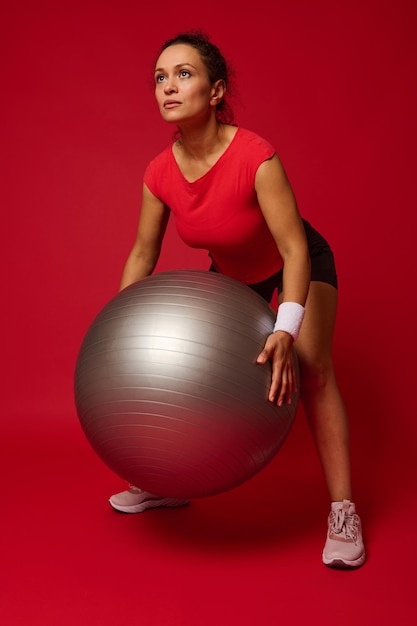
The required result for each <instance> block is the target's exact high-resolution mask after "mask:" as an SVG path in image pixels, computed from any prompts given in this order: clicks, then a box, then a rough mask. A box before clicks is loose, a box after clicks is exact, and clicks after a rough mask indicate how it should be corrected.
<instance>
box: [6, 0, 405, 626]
mask: <svg viewBox="0 0 417 626" xmlns="http://www.w3.org/2000/svg"><path fill="white" fill-rule="evenodd" d="M255 6H256V9H255V8H254V7H255ZM416 14H417V5H416V3H415V2H414V0H398V1H397V2H393V1H387V0H362V1H359V0H351V2H350V3H341V4H340V3H335V2H333V1H331V0H316V1H308V0H293V1H292V2H289V1H288V0H286V1H285V2H284V1H283V0H275V2H274V3H269V2H267V1H266V0H259V1H258V2H257V3H256V5H250V6H248V7H247V8H243V6H242V3H241V2H237V1H236V0H230V1H229V2H228V3H224V2H220V1H219V0H213V2H212V3H209V4H204V5H200V4H199V3H197V2H192V3H191V2H188V1H187V0H184V1H183V2H181V3H172V2H167V0H160V2H158V3H149V5H147V6H143V4H142V3H140V2H138V1H136V2H133V0H120V1H118V2H109V1H106V0H103V1H101V2H97V3H94V2H92V1H88V0H87V1H86V2H76V1H75V2H68V3H66V2H61V3H56V4H55V3H54V4H52V3H50V4H49V3H47V2H46V1H45V0H41V1H40V2H38V3H30V2H23V1H17V2H14V3H10V4H9V5H8V6H5V7H3V8H2V14H1V19H0V29H1V32H0V44H1V48H2V50H1V59H2V62H1V65H2V79H1V86H2V97H1V100H0V107H1V109H0V113H1V124H2V130H1V137H2V146H3V148H2V151H1V161H2V162H1V183H2V191H1V204H2V228H1V232H2V255H3V262H2V266H3V281H2V282H3V284H2V287H3V295H2V302H3V306H2V307H1V314H2V388H3V393H2V406H1V413H2V417H1V433H0V434H1V439H0V446H1V447H0V453H1V456H0V476H1V478H2V498H1V499H2V504H1V507H2V514H1V517H0V527H1V539H0V540H1V543H2V545H1V553H0V560H1V567H0V577H1V578H2V580H1V581H0V582H1V584H0V600H1V603H0V619H1V620H2V623H4V624H7V625H11V626H14V625H15V624H25V625H26V624H43V625H44V626H45V625H49V624H51V625H52V624H53V625H55V624H60V625H61V624H62V625H66V624H71V625H72V624H81V623H82V624H84V623H85V624H93V623H94V624H95V623H97V624H103V625H104V624H113V623H116V624H124V623H128V622H129V623H146V624H155V625H157V626H160V625H161V626H162V625H168V624H181V625H183V626H188V625H190V626H191V625H192V626H194V625H197V624H198V625H202V626H205V625H206V624H207V625H208V624H210V625H211V624H219V625H221V626H223V625H228V624H232V623H233V624H235V623H236V624H242V625H246V624H260V623H262V624H264V623H272V622H274V623H275V622H277V623H278V621H280V622H282V623H285V624H302V623H304V622H305V619H313V618H315V619H317V620H320V621H321V623H323V624H330V623H333V621H334V620H335V619H336V620H341V619H344V620H349V621H350V620H352V621H354V622H355V623H357V624H377V623H378V624H391V623H392V622H393V621H394V620H395V623H401V624H411V623H415V619H416V603H415V592H414V584H413V581H415V571H414V570H415V560H416V557H417V554H416V531H415V522H414V519H415V513H416V504H415V475H416V467H415V441H416V435H417V429H416V419H415V415H416V412H415V406H414V404H413V391H414V389H413V386H414V384H415V370H416V363H415V352H414V350H415V347H416V341H415V319H416V305H415V304H414V297H413V296H414V293H413V292H414V285H413V279H414V272H413V269H414V268H415V266H416V265H415V241H414V240H415V226H416V218H415V210H416V178H415V171H416V156H415V154H416V140H417V133H416V125H417V124H416V110H417V89H416V76H417V63H416V61H417V57H416V36H415V33H416V27H417V20H416V17H417V15H416ZM194 27H201V28H203V29H204V30H206V31H207V32H208V34H209V35H210V36H211V37H212V39H213V41H214V42H215V43H217V44H218V45H219V46H220V48H221V49H222V50H223V51H224V53H225V55H226V57H227V58H228V59H229V61H230V62H231V63H232V65H233V66H234V68H235V81H236V90H235V98H234V100H233V105H234V109H235V111H236V117H237V121H238V122H239V123H240V124H241V125H242V126H245V127H247V128H249V129H251V130H253V131H255V132H258V133H259V134H261V135H263V136H264V137H265V138H267V139H268V140H269V141H270V142H271V143H273V144H274V145H275V146H276V147H277V151H278V153H279V154H280V156H281V158H282V160H283V162H284V165H285V167H286V169H287V172H288V175H289V177H290V179H291V181H292V184H293V188H294V191H295V193H296V196H297V199H298V203H299V206H300V209H301V211H302V213H303V215H304V216H305V217H307V218H308V219H310V220H311V221H312V222H313V225H315V226H316V227H317V228H318V229H319V230H321V231H322V232H323V234H324V235H325V236H326V237H327V238H328V239H329V240H330V242H331V244H332V246H333V248H334V251H335V253H336V258H337V264H338V273H339V281H340V307H339V317H338V325H337V329H336V337H335V362H336V367H337V372H338V379H339V383H340V387H341V389H342V392H343V395H344V398H345V401H346V404H347V407H348V410H349V413H350V416H351V430H352V452H353V465H354V485H355V499H356V501H357V504H358V507H359V511H360V513H361V515H362V518H363V522H364V525H365V531H366V541H367V547H368V554H369V559H368V563H367V564H366V565H365V567H363V568H362V569H361V570H358V571H356V572H340V571H333V570H329V569H326V568H324V566H322V565H321V562H320V553H321V549H322V544H323V541H324V533H325V518H326V516H327V507H328V503H327V494H326V490H325V486H324V482H323V480H322V477H321V473H320V468H319V466H318V462H317V459H316V456H315V452H314V449H313V446H312V444H311V441H310V438H309V435H308V432H307V428H306V426H305V424H304V419H303V415H302V411H300V413H299V418H298V419H297V422H296V424H295V426H294V429H293V432H292V433H291V435H290V437H289V439H288V441H287V442H286V444H285V446H284V447H283V449H282V450H281V451H280V453H279V455H277V457H276V458H275V459H274V461H273V462H272V463H271V464H270V465H269V466H268V467H267V468H266V469H265V470H264V471H263V472H261V474H259V475H258V476H257V477H255V478H254V479H253V480H252V481H249V482H248V483H246V484H245V485H243V486H241V487H239V488H238V489H235V490H232V491H231V492H229V493H227V494H222V495H221V496H216V497H214V498H207V499H204V500H198V501H196V502H194V503H193V504H192V506H191V507H188V508H186V509H182V510H178V511H174V510H164V511H162V510H161V511H154V512H152V513H149V514H146V515H144V516H120V515H116V514H115V513H114V512H113V511H111V510H110V508H109V507H108V505H107V504H106V500H107V497H108V496H109V495H110V494H111V493H112V492H113V491H114V490H119V489H120V488H122V487H123V483H122V482H121V481H120V479H119V478H118V477H117V476H114V475H113V474H112V473H111V472H110V471H109V470H108V469H107V468H106V467H105V466H104V465H103V464H102V462H101V461H100V460H99V459H98V458H97V457H96V456H95V455H94V453H93V451H92V450H91V448H90V447H89V445H88V442H86V441H85V438H84V436H83V434H82V432H81V429H80V426H79V423H78V420H77V417H76V414H75V410H74V404H73V395H72V379H73V371H74V363H75V359H76V356H77V353H78V349H79V346H80V342H81V340H82V337H83V336H84V333H85V331H86V329H87V327H88V325H89V324H90V322H91V320H92V318H93V317H94V316H95V314H96V313H97V312H98V311H99V310H100V309H101V307H102V306H103V305H104V304H105V303H106V302H107V300H108V299H109V298H110V297H111V296H113V294H114V293H115V292H116V291H117V289H118V284H119V280H120V275H121V271H122V268H123V264H124V261H125V258H126V256H127V254H128V251H129V249H130V246H131V245H132V243H133V239H134V235H135V230H136V225H137V220H138V209H139V206H140V189H141V176H142V173H143V170H144V167H145V165H146V163H147V162H148V160H149V159H150V158H151V157H153V156H154V155H155V154H156V153H157V152H158V151H159V150H160V149H162V148H163V147H165V145H166V144H167V142H168V141H169V140H170V138H171V134H172V131H173V128H172V127H169V126H166V125H164V123H163V122H162V121H161V120H160V119H159V114H158V112H157V110H156V106H155V105H154V102H153V94H152V87H151V86H150V82H149V81H150V78H151V76H152V68H153V62H154V56H155V54H156V51H157V49H158V47H159V45H160V44H161V43H162V42H163V41H164V40H165V39H166V38H168V37H170V36H172V35H173V34H176V33H177V32H179V31H180V30H184V29H188V28H194ZM178 267H183V268H185V267H198V268H206V267H207V259H206V254H205V253H202V252H195V251H190V250H187V249H186V248H185V247H184V246H183V245H182V244H181V243H180V242H179V241H178V239H177V236H176V234H175V232H174V229H173V227H172V225H170V227H169V231H168V234H167V238H166V241H165V245H164V249H163V253H162V256H161V259H160V263H159V266H158V269H159V270H163V269H172V268H178Z"/></svg>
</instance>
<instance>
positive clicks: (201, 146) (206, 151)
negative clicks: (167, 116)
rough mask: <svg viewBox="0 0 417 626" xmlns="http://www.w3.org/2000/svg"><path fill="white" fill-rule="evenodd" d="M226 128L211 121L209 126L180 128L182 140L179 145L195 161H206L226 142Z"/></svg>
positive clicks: (215, 121) (214, 120)
mask: <svg viewBox="0 0 417 626" xmlns="http://www.w3.org/2000/svg"><path fill="white" fill-rule="evenodd" d="M226 128H227V127H226V126H224V125H223V124H219V123H218V122H217V120H216V119H211V120H210V121H209V122H208V123H207V124H204V125H199V126H192V125H191V124H190V125H184V126H180V127H179V131H180V135H181V136H180V139H179V140H178V145H179V146H180V147H181V150H182V151H184V152H186V153H187V155H188V156H189V157H191V158H192V159H194V160H200V159H204V158H205V157H207V156H209V155H210V154H213V153H215V152H217V151H218V150H219V147H220V146H222V144H223V143H224V141H225V140H226V132H225V130H226Z"/></svg>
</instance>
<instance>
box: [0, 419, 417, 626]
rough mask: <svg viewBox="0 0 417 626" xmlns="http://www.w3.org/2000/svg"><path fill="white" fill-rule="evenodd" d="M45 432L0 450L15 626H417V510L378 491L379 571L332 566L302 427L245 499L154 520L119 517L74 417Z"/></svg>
mask: <svg viewBox="0 0 417 626" xmlns="http://www.w3.org/2000/svg"><path fill="white" fill-rule="evenodd" d="M40 423H41V421H38V422H37V434H36V435H33V434H32V433H31V432H28V431H26V435H24V436H17V435H16V434H15V435H14V434H13V432H12V430H13V428H16V427H17V424H15V425H14V427H11V428H9V430H8V433H6V435H5V436H4V437H2V440H1V457H0V470H1V476H2V477H3V478H4V479H5V480H4V482H3V487H2V503H3V506H2V515H1V529H2V532H1V537H2V547H1V556H0V558H1V570H0V571H1V578H2V581H1V586H0V597H1V604H0V616H1V617H0V623H1V624H3V625H4V626H17V625H25V626H27V625H30V626H35V625H36V626H37V625H38V624H39V625H42V626H67V625H68V626H70V625H71V626H72V625H81V624H82V625H84V624H100V625H101V626H106V625H107V624H109V625H110V624H111V625H113V624H152V625H155V626H168V625H181V626H206V625H207V626H208V625H210V626H212V625H219V626H226V625H227V626H228V625H229V624H233V625H234V624H239V625H242V626H244V625H246V624H248V625H249V624H250V625H253V624H273V623H277V624H278V623H282V624H291V625H292V624H295V625H298V624H300V625H301V624H303V625H304V624H306V623H309V622H310V620H317V622H318V621H320V623H321V624H335V623H354V624H356V625H373V624H375V625H376V624H378V625H385V624H387V625H388V624H401V625H402V624H407V625H408V624H410V625H411V624H415V623H416V618H417V611H416V595H415V580H416V577H415V563H416V556H417V555H416V543H415V541H414V540H413V541H412V540H411V537H412V536H414V537H415V531H414V522H413V516H414V514H415V508H416V505H415V498H414V497H413V498H410V496H411V495H412V494H411V493H409V494H407V493H406V492H404V493H402V494H401V493H398V494H397V496H395V497H394V496H393V494H394V493H395V490H394V489H391V487H390V486H388V492H387V493H385V495H384V493H383V489H382V485H381V484H380V483H374V484H372V485H371V484H367V480H368V479H367V478H366V479H365V481H362V489H363V488H364V486H366V489H367V490H368V489H369V488H370V487H372V497H369V494H368V496H367V495H366V494H365V492H364V491H362V492H359V493H358V496H359V500H360V511H361V514H362V519H363V523H364V526H365V529H366V543H367V549H368V561H367V563H366V564H365V566H364V567H363V568H361V569H359V570H356V571H340V570H331V569H328V568H326V567H325V566H323V565H322V564H321V560H320V553H321V549H322V543H323V539H324V530H325V527H324V523H325V517H326V515H327V501H326V494H325V492H324V488H323V484H322V480H321V475H320V470H319V468H318V466H317V462H316V460H315V457H314V454H313V451H312V450H311V449H310V442H309V440H308V439H307V435H306V432H305V427H304V422H303V418H302V416H301V417H300V419H298V421H297V422H296V424H295V426H294V428H293V431H292V433H291V434H290V437H289V439H288V440H287V442H286V443H285V445H284V447H283V448H282V449H281V451H280V452H279V453H278V455H277V457H276V458H275V459H274V460H273V462H272V463H271V464H270V465H269V466H268V467H267V468H265V469H264V470H263V471H262V472H261V473H260V474H259V475H258V476H257V477H255V478H254V479H252V480H251V481H249V482H248V483H246V484H245V485H243V486H241V487H239V488H237V489H235V490H232V491H230V492H228V493H226V494H222V495H220V496H216V497H212V498H207V499H203V500H197V501H193V502H192V504H191V505H190V506H189V507H186V508H184V509H177V510H168V509H165V510H155V511H149V512H147V513H145V514H143V515H123V514H118V513H116V512H114V511H112V510H111V508H110V507H109V506H108V505H107V498H108V496H109V494H110V493H111V492H112V491H114V490H118V489H119V488H121V487H122V486H123V483H122V482H121V481H120V480H119V479H118V477H116V476H114V475H113V474H112V473H111V472H110V471H109V470H108V469H107V468H106V467H105V466H104V465H103V463H102V462H101V461H100V460H99V459H98V458H97V457H96V455H95V453H94V452H93V451H92V449H91V448H90V446H89V444H88V442H87V441H86V440H85V438H84V435H83V434H82V432H81V430H80V428H79V426H78V422H77V419H76V418H74V415H71V414H70V412H69V414H68V415H65V416H62V422H61V423H60V424H55V425H53V424H47V423H45V424H44V428H43V429H42V428H39V426H40ZM42 430H43V431H44V433H43V434H42ZM46 431H48V433H49V434H48V435H46ZM16 432H17V431H16ZM34 432H35V431H34ZM405 490H406V488H405ZM391 491H392V493H391ZM410 533H413V534H412V535H411V537H410ZM404 542H408V545H407V546H406V548H405V547H404Z"/></svg>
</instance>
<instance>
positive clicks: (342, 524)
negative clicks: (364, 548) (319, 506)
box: [330, 509, 359, 543]
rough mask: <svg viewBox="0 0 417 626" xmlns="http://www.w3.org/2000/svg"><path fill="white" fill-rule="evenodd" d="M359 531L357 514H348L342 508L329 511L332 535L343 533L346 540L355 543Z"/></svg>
mask: <svg viewBox="0 0 417 626" xmlns="http://www.w3.org/2000/svg"><path fill="white" fill-rule="evenodd" d="M358 531H359V516H358V515H356V513H354V514H353V515H348V514H347V513H346V511H344V510H343V509H339V510H338V511H332V512H331V513H330V532H331V534H334V535H343V538H344V539H346V540H349V539H351V540H352V541H353V542H354V543H356V541H357V539H358Z"/></svg>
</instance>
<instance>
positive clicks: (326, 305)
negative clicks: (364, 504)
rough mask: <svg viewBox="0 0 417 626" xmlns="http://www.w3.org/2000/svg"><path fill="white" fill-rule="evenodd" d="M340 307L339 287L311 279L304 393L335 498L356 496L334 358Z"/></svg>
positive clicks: (300, 345)
mask: <svg viewBox="0 0 417 626" xmlns="http://www.w3.org/2000/svg"><path fill="white" fill-rule="evenodd" d="M336 309H337V290H336V289H335V288H334V287H332V286H331V285H328V284H327V283H322V282H318V281H314V282H312V283H311V284H310V291H309V295H308V298H307V302H306V312H305V317H304V321H303V324H302V328H301V332H300V335H299V338H298V340H297V342H296V344H295V347H296V351H297V355H298V358H299V364H300V398H301V401H302V403H303V406H304V410H305V414H306V417H307V421H308V424H309V427H310V430H311V433H312V436H313V439H314V442H315V444H316V447H317V451H318V454H319V458H320V461H321V465H322V467H323V471H324V475H325V479H326V483H327V488H328V491H329V495H330V499H331V501H333V502H335V501H341V500H344V499H346V500H350V499H351V497H352V493H351V480H350V459H349V426H348V417H347V414H346V409H345V406H344V403H343V400H342V397H341V395H340V392H339V389H338V387H337V383H336V378H335V374H334V369H333V361H332V338H333V331H334V324H335V318H336Z"/></svg>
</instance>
